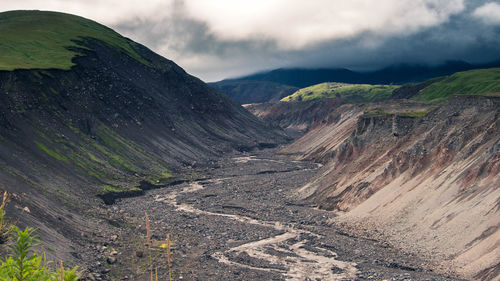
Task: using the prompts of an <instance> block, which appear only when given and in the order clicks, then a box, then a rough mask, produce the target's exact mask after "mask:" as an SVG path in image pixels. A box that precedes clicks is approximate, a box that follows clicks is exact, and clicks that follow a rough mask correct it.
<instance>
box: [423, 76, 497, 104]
mask: <svg viewBox="0 0 500 281" xmlns="http://www.w3.org/2000/svg"><path fill="white" fill-rule="evenodd" d="M499 91H500V68H487V69H475V70H469V71H463V72H457V73H454V74H452V75H450V76H445V77H443V79H438V80H436V81H435V82H433V83H431V84H430V85H429V86H427V87H425V88H423V89H422V90H420V91H419V92H418V94H417V95H416V96H415V97H413V99H415V100H419V101H432V102H439V101H443V100H446V99H448V98H449V97H450V96H452V95H464V94H469V95H483V94H488V95H490V94H491V93H494V92H499Z"/></svg>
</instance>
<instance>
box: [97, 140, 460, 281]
mask: <svg viewBox="0 0 500 281" xmlns="http://www.w3.org/2000/svg"><path fill="white" fill-rule="evenodd" d="M276 152H277V150H276V149H271V150H269V149H266V150H261V151H255V152H251V153H247V154H241V153H238V154H233V155H228V156H226V157H224V159H221V160H220V161H218V162H217V164H216V166H218V167H217V168H212V169H202V170H200V171H198V173H199V175H200V176H202V177H203V178H202V179H199V180H196V181H193V182H187V183H182V184H180V185H176V186H171V187H165V188H160V189H155V190H151V191H148V192H147V194H146V195H145V196H142V197H136V198H129V199H120V200H118V201H117V203H116V204H114V205H113V206H111V207H110V208H109V216H110V217H111V218H112V219H113V220H114V221H121V222H123V225H130V227H129V228H128V230H127V229H122V230H121V231H122V232H121V233H120V234H119V237H118V239H117V240H116V242H114V243H110V244H109V245H107V246H108V249H107V250H104V251H100V250H96V251H95V252H93V253H92V255H91V256H92V257H95V256H96V255H97V256H99V255H101V256H102V257H101V258H102V259H103V260H105V259H106V255H109V252H110V251H112V250H113V251H114V250H116V251H117V252H118V254H117V256H116V257H117V260H118V262H117V263H116V264H114V265H112V266H111V267H110V268H109V269H110V271H109V272H108V273H107V274H99V273H100V272H102V271H103V269H104V268H105V267H104V265H105V264H102V265H101V266H94V267H91V268H92V271H93V272H94V273H97V274H98V275H97V276H101V277H102V278H104V277H105V276H106V277H108V276H112V277H114V278H116V277H118V276H119V277H121V278H123V277H124V276H127V277H128V278H130V279H131V280H144V279H147V278H148V275H149V268H148V267H147V265H146V264H147V263H148V262H147V258H146V257H142V258H139V257H137V256H136V255H135V251H136V250H145V247H144V243H145V236H146V229H145V225H144V212H147V213H148V215H149V218H150V221H151V235H152V237H153V240H155V239H157V240H162V239H163V238H164V237H165V235H166V234H167V233H170V235H171V237H172V239H173V240H174V246H173V250H172V253H173V254H172V256H173V276H174V278H175V280H180V279H184V280H353V279H356V280H373V279H375V280H384V279H387V280H409V279H413V280H424V279H425V280H457V279H456V277H452V276H444V275H439V274H436V273H433V272H432V271H431V269H430V266H431V265H435V264H432V263H433V262H436V261H433V260H432V259H429V257H422V256H413V255H408V254H406V253H403V252H401V251H400V250H397V249H396V248H393V247H392V246H390V245H389V244H387V243H385V242H383V241H377V240H373V239H367V238H363V237H360V236H356V235H354V234H347V233H345V232H343V230H342V228H340V227H336V226H335V225H334V220H335V218H336V214H335V213H334V212H327V211H322V210H318V209H317V208H314V207H313V206H311V205H309V204H306V203H304V202H301V201H296V200H294V199H293V194H294V190H295V189H296V188H297V187H300V186H301V185H303V184H305V183H306V182H307V181H308V180H309V179H310V178H311V176H312V175H313V174H314V172H315V171H317V170H318V169H319V167H320V166H321V165H319V164H314V163H310V162H307V161H294V160H290V159H288V158H286V157H279V156H276V155H275V153H276ZM109 234H110V235H113V234H111V233H109ZM115 235H116V233H115ZM106 241H109V240H106ZM132 241H135V243H134V242H132ZM130 245H134V247H130ZM153 245H154V241H153ZM96 249H102V245H96ZM111 249H112V250H111ZM145 251H147V250H145ZM152 251H153V252H156V251H160V252H161V253H160V254H156V256H155V257H156V258H154V261H155V262H158V264H160V270H159V272H160V273H159V276H160V277H159V278H160V280H163V279H164V278H166V277H167V276H168V275H167V270H166V268H165V264H164V261H165V260H166V251H164V250H158V249H156V250H152Z"/></svg>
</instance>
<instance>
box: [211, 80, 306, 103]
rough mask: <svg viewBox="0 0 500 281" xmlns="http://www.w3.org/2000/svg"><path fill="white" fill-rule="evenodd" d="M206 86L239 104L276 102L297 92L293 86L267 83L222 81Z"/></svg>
mask: <svg viewBox="0 0 500 281" xmlns="http://www.w3.org/2000/svg"><path fill="white" fill-rule="evenodd" d="M208 85H209V86H210V87H212V88H214V89H216V90H217V91H219V92H222V93H224V94H226V95H228V96H229V97H230V98H231V99H232V100H234V101H235V102H237V103H239V104H249V103H260V102H277V101H279V100H280V99H282V98H284V97H286V96H288V95H291V94H293V93H294V92H295V91H297V90H298V88H296V87H293V86H288V85H283V84H279V83H273V82H267V81H233V80H224V81H220V82H216V83H209V84H208Z"/></svg>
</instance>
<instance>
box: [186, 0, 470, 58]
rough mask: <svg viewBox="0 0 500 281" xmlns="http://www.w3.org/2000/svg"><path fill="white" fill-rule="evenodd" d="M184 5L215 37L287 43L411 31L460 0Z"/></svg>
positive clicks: (255, 0)
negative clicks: (272, 40) (204, 23)
mask: <svg viewBox="0 0 500 281" xmlns="http://www.w3.org/2000/svg"><path fill="white" fill-rule="evenodd" d="M186 8H187V10H188V12H189V14H190V15H191V16H192V17H194V18H196V19H198V20H201V21H206V22H207V23H208V26H209V28H210V30H211V31H212V32H213V33H214V34H216V35H217V36H219V37H220V38H223V39H229V40H242V39H246V38H258V37H260V38H270V39H275V40H277V41H278V43H279V45H280V46H281V47H282V48H285V49H287V48H301V47H304V46H308V45H311V44H315V43H318V42H321V41H326V40H331V39H344V38H350V37H353V36H356V35H359V34H360V33H362V32H376V33H379V34H380V35H394V34H400V33H411V32H416V31H418V30H420V29H422V28H426V27H430V26H434V25H438V24H440V23H443V22H445V21H446V20H448V18H449V17H450V15H453V14H456V13H459V12H461V11H463V10H464V9H465V6H464V3H463V0H377V1H373V0H351V1H344V0H315V1H303V0H250V1H247V0H211V1H206V0H188V1H186Z"/></svg>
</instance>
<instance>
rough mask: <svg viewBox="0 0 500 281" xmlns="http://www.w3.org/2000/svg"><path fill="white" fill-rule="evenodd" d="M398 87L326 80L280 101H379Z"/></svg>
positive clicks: (387, 96)
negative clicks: (327, 99) (331, 99)
mask: <svg viewBox="0 0 500 281" xmlns="http://www.w3.org/2000/svg"><path fill="white" fill-rule="evenodd" d="M398 87H399V86H396V85H370V84H346V83H334V82H326V83H321V84H317V85H314V86H310V87H306V88H303V89H300V90H298V91H297V92H295V93H293V94H292V95H290V96H287V97H285V98H283V99H281V101H308V100H314V99H320V98H341V99H342V100H344V102H345V103H361V102H370V101H380V100H384V99H387V98H389V97H390V96H391V94H392V92H393V91H394V89H396V88H398Z"/></svg>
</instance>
